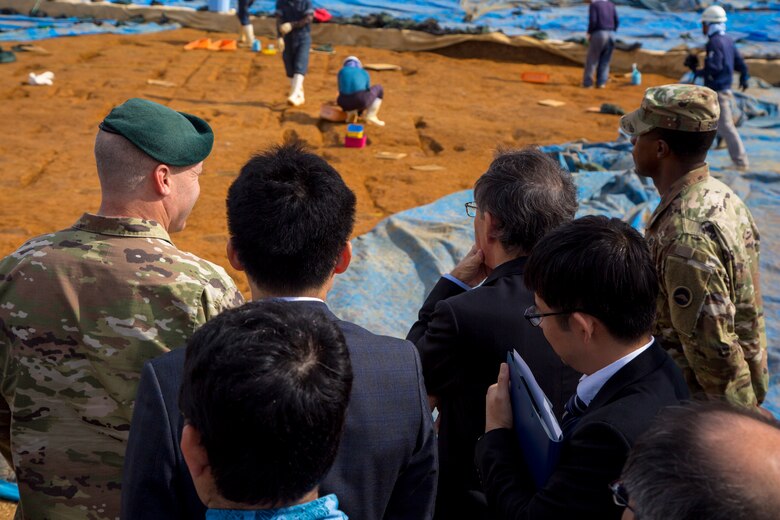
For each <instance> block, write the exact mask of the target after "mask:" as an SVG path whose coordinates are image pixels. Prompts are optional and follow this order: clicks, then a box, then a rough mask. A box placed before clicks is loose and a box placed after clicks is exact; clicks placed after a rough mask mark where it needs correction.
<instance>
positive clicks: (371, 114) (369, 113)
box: [366, 98, 385, 126]
mask: <svg viewBox="0 0 780 520" xmlns="http://www.w3.org/2000/svg"><path fill="white" fill-rule="evenodd" d="M380 106H382V100H381V99H379V98H376V99H375V100H374V102H373V103H371V105H370V106H369V107H368V108H367V109H366V123H371V124H372V125H376V126H385V122H384V121H380V120H379V118H378V117H376V113H377V112H379V107H380Z"/></svg>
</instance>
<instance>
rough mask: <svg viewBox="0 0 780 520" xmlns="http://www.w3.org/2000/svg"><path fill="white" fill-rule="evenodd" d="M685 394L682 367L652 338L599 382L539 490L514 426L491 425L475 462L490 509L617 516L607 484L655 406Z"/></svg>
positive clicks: (530, 515)
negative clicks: (596, 390)
mask: <svg viewBox="0 0 780 520" xmlns="http://www.w3.org/2000/svg"><path fill="white" fill-rule="evenodd" d="M687 398H688V387H687V385H686V384H685V380H684V379H683V376H682V372H680V369H679V368H678V367H677V365H676V364H675V363H674V361H672V359H671V358H670V357H669V356H668V355H667V354H666V352H665V351H664V350H663V349H662V348H661V347H660V346H658V343H657V342H656V343H654V344H653V345H652V346H651V347H650V348H648V349H647V350H646V351H645V352H643V353H641V354H640V355H639V356H637V357H636V358H635V359H634V360H632V361H631V362H630V363H629V364H628V365H626V366H625V367H623V368H622V369H620V370H619V371H618V372H617V373H616V374H615V375H614V376H612V377H611V378H610V379H609V380H608V381H607V382H606V383H605V384H604V386H603V387H602V388H601V390H600V391H599V393H598V394H596V397H594V398H593V401H591V403H590V406H588V409H587V411H586V412H585V414H584V415H583V416H582V418H581V419H580V421H579V422H578V423H577V425H576V426H575V427H574V430H573V431H572V432H571V434H570V436H569V437H568V438H565V439H564V441H563V446H562V452H561V459H560V461H559V462H558V467H557V468H556V470H555V472H554V473H553V475H552V476H551V477H550V480H549V481H548V482H547V485H546V486H545V487H544V488H543V489H541V490H539V491H537V490H536V489H535V486H534V483H533V479H532V477H531V474H530V473H529V471H528V469H527V468H526V466H525V463H524V461H523V458H522V455H521V454H520V450H519V447H518V443H517V437H516V436H515V432H514V431H512V430H508V429H497V430H492V431H490V432H488V433H486V434H485V435H484V437H482V439H480V441H479V442H478V443H477V453H476V462H477V466H478V468H479V471H480V474H481V476H482V481H483V484H484V488H485V493H486V495H487V497H488V503H489V504H490V506H491V510H493V511H494V513H495V516H496V518H500V519H507V518H511V519H546V518H549V519H555V520H558V519H560V518H585V519H587V518H593V519H609V518H614V519H618V518H620V516H621V515H622V514H623V508H621V507H618V506H616V505H615V504H614V502H613V501H612V495H611V492H610V491H609V489H608V487H607V486H608V485H609V484H610V483H611V482H613V481H614V480H616V479H617V478H618V477H619V476H620V471H621V469H622V468H623V464H624V463H625V462H626V458H627V457H628V451H629V449H631V446H632V445H633V444H634V441H635V440H636V439H637V437H638V436H639V435H640V434H641V433H642V432H643V431H645V430H646V429H647V427H648V426H649V425H650V423H651V422H652V421H653V419H654V418H655V416H656V414H658V412H659V411H660V410H661V409H662V408H664V407H666V406H671V405H676V404H679V403H680V401H681V400H684V399H687Z"/></svg>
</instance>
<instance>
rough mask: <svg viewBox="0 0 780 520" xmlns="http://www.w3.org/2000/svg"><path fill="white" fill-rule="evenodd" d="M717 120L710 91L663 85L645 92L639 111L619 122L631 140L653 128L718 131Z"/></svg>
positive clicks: (714, 97) (715, 102) (715, 101)
mask: <svg viewBox="0 0 780 520" xmlns="http://www.w3.org/2000/svg"><path fill="white" fill-rule="evenodd" d="M719 117H720V105H718V95H717V94H716V93H715V91H714V90H711V89H708V88H707V87H700V86H697V85H664V86H662V87H653V88H649V89H647V90H646V91H645V97H644V99H642V106H640V107H639V110H634V111H633V112H631V113H630V114H626V115H624V116H623V117H621V118H620V128H622V129H623V131H624V132H625V133H627V134H628V135H632V136H633V135H641V134H644V133H647V132H649V131H650V130H652V129H653V128H668V129H670V130H680V131H682V132H707V131H709V130H715V129H717V128H718V118H719Z"/></svg>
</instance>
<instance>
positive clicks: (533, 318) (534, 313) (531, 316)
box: [523, 305, 585, 327]
mask: <svg viewBox="0 0 780 520" xmlns="http://www.w3.org/2000/svg"><path fill="white" fill-rule="evenodd" d="M538 311H539V309H538V308H537V307H536V305H531V306H530V307H528V308H527V309H526V310H525V312H524V313H523V317H524V318H525V319H527V320H528V323H530V324H531V325H533V326H534V327H538V326H539V325H541V324H542V319H544V318H545V317H546V316H560V315H562V314H571V313H572V312H585V311H584V310H582V309H571V310H568V311H560V312H538Z"/></svg>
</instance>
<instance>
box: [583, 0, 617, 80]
mask: <svg viewBox="0 0 780 520" xmlns="http://www.w3.org/2000/svg"><path fill="white" fill-rule="evenodd" d="M617 28H618V15H617V10H616V9H615V4H613V3H612V2H610V1H609V0H592V1H591V3H590V10H589V11H588V42H589V45H588V56H587V58H586V59H585V75H584V76H583V78H582V86H583V87H585V88H591V87H592V86H593V73H594V72H596V87H597V88H604V86H605V85H606V84H607V80H608V79H609V62H610V61H611V60H612V51H613V50H615V31H617Z"/></svg>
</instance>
